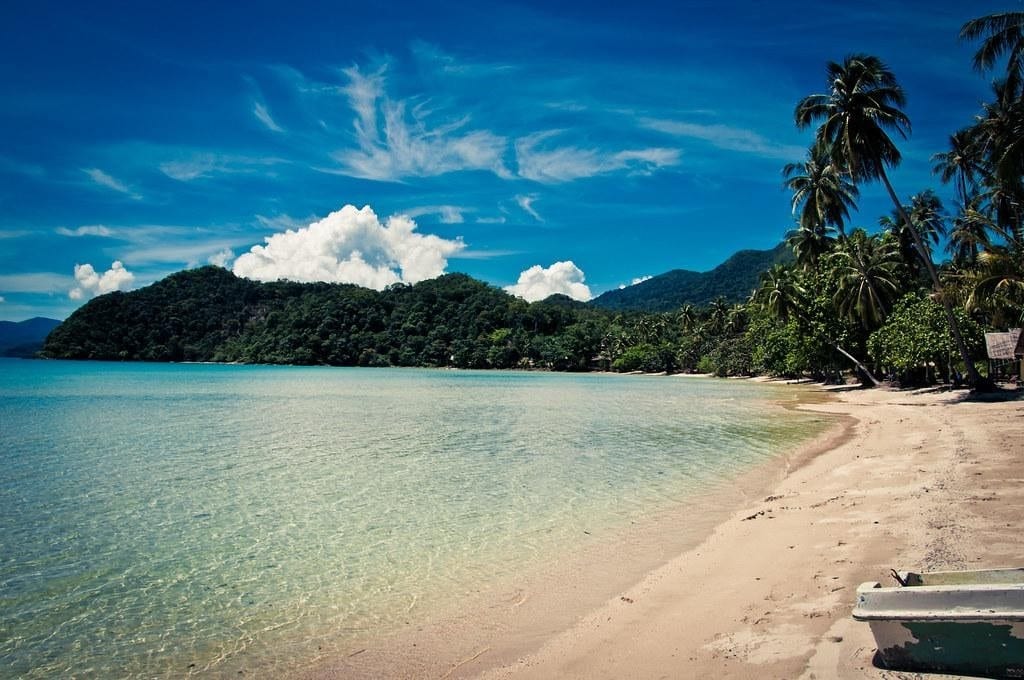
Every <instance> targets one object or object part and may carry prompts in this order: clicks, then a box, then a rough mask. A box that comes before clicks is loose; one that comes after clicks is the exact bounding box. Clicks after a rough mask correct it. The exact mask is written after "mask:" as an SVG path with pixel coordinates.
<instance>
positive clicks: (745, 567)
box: [310, 390, 1024, 680]
mask: <svg viewBox="0 0 1024 680" xmlns="http://www.w3.org/2000/svg"><path fill="white" fill-rule="evenodd" d="M966 396H967V394H966V392H925V393H914V392H896V391H885V390H855V391H849V392H843V393H839V394H837V395H836V399H835V400H834V401H829V402H827V403H813V402H814V400H813V399H812V400H811V401H812V403H808V404H805V405H803V406H802V407H801V408H806V409H810V410H814V411H816V412H820V413H826V414H831V415H833V416H835V417H836V418H837V423H839V424H837V426H836V427H835V428H833V429H832V430H831V431H830V432H829V434H828V435H827V436H825V437H824V438H822V439H820V440H819V441H817V442H814V443H812V444H810V445H808V446H805V447H804V448H803V449H801V450H800V451H796V452H792V453H790V454H789V455H787V456H782V457H780V458H779V459H778V460H776V461H774V462H773V463H772V464H769V465H766V466H762V467H761V468H759V469H758V470H755V471H753V472H752V473H750V474H747V475H745V476H744V477H742V478H741V479H739V480H737V481H736V483H735V484H734V485H730V486H729V487H728V488H721V489H717V490H715V491H713V492H710V493H709V494H706V495H705V496H704V497H702V498H700V499H697V500H695V501H694V502H692V503H690V504H687V505H686V506H684V507H681V508H676V509H674V510H673V511H671V512H668V513H665V514H664V515H663V516H656V517H651V518H650V521H644V522H643V523H642V524H640V525H638V526H637V527H635V529H634V530H632V531H629V532H627V533H625V534H623V535H617V536H608V537H600V536H597V537H594V540H593V543H592V544H591V545H589V546H588V547H586V548H585V549H583V550H582V551H580V552H579V553H578V554H574V555H570V556H567V557H566V559H565V560H564V561H563V562H559V563H557V564H550V565H545V566H544V567H543V568H542V569H540V570H539V571H538V572H537V573H535V574H529V575H524V576H523V578H522V580H521V581H520V582H510V583H504V584H497V585H495V586H493V587H492V588H490V589H488V590H481V591H480V592H479V593H478V597H477V598H476V599H475V600H474V601H472V602H463V603H453V606H452V608H451V610H450V611H447V612H443V613H439V616H438V617H437V619H436V620H432V621H431V622H430V623H429V624H417V623H415V622H410V626H409V630H407V631H404V632H400V633H398V634H396V635H394V636H392V637H390V638H387V639H375V640H372V641H367V642H366V644H365V645H358V646H357V647H354V648H353V649H352V650H351V651H349V652H347V653H346V654H345V655H344V656H342V657H340V658H339V657H335V658H330V659H322V660H317V663H316V667H315V668H314V669H311V672H310V677H316V678H363V677H377V678H382V677H388V678H391V677H408V678H471V677H477V678H486V679H488V680H491V679H498V678H544V679H548V678H581V679H582V678H627V677H628V678H690V677H693V678H698V677H719V678H721V677H731V678H759V679H760V678H900V679H904V678H906V679H909V678H915V677H918V676H916V675H914V674H902V673H895V672H892V671H885V670H881V669H878V668H876V667H875V666H874V665H873V656H874V652H875V647H874V641H873V638H872V637H871V633H870V631H869V629H868V627H867V625H866V624H860V623H857V622H855V621H853V620H852V618H851V617H850V611H851V609H852V607H853V600H854V593H855V590H856V588H857V585H858V584H860V583H861V582H863V581H876V580H877V581H883V582H887V581H888V580H889V577H888V573H889V569H890V568H897V569H901V570H902V569H910V570H933V569H963V568H983V567H1000V566H1020V565H1024V534H1022V532H1020V531H1019V523H1020V519H1021V517H1022V516H1024V483H1022V482H1024V400H1008V401H1007V400H1002V401H973V400H966V399H965V397H966ZM928 677H930V678H931V677H943V676H934V675H929V676H928Z"/></svg>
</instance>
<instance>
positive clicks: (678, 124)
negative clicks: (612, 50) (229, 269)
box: [640, 118, 807, 160]
mask: <svg viewBox="0 0 1024 680" xmlns="http://www.w3.org/2000/svg"><path fill="white" fill-rule="evenodd" d="M640 124H641V125H642V126H644V127H646V128H648V129H650V130H655V131H657V132H661V133H664V134H667V135H670V136H672V137H688V138H692V139H699V140H702V141H705V142H708V143H709V144H711V145H712V146H714V147H717V148H719V149H724V150H726V151H736V152H739V153H745V154H751V155H754V156H760V157H762V158H769V159H772V160H792V159H794V158H801V157H802V156H803V155H804V154H805V153H806V151H807V150H806V149H805V148H804V147H800V146H796V145H793V144H782V143H780V142H775V141H772V140H771V139H768V138H767V137H765V136H764V135H762V134H760V133H759V132H756V131H754V130H748V129H745V128H740V127H733V126H731V125H722V124H720V123H714V124H710V125H708V124H704V123H693V122H689V121H685V120H675V119H665V118H642V119H641V120H640Z"/></svg>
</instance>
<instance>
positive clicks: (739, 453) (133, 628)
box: [0, 360, 824, 678]
mask: <svg viewBox="0 0 1024 680" xmlns="http://www.w3.org/2000/svg"><path fill="white" fill-rule="evenodd" d="M793 398H794V394H793V391H792V390H788V389H785V388H776V387H769V386H764V385H755V384H750V383H747V382H742V381H719V380H704V379H682V378H652V377H637V376H610V375H565V374H549V373H515V372H471V371H458V372H456V371H440V370H435V371H431V370H397V369H390V370H388V369H384V370H374V369H341V368H298V367H266V366H221V365H151V364H107V363H92V362H54V361H50V362H43V361H18V360H0V471H2V474H0V677H28V678H34V677H39V678H42V677H71V676H75V677H100V678H110V677H181V676H183V675H187V674H190V673H205V674H208V675H213V676H227V675H232V676H233V677H236V676H237V675H236V674H237V673H238V672H239V671H240V670H254V669H256V670H263V671H266V672H267V673H269V674H271V675H273V674H275V673H280V672H285V671H287V669H288V668H289V667H295V666H292V665H290V664H295V665H299V664H301V661H302V660H303V659H306V658H309V657H312V656H313V655H314V650H317V649H318V648H321V649H323V648H327V649H331V648H341V647H342V646H343V645H344V642H345V640H346V639H347V638H350V637H352V636H357V635H361V636H365V635H373V634H374V633H375V632H386V631H388V630H390V629H391V628H393V627H394V626H396V625H397V622H398V621H399V620H408V619H409V618H410V617H416V616H419V615H423V612H425V611H428V610H429V607H430V604H431V603H432V602H435V601H439V600H441V599H443V598H446V597H450V596H458V595H459V594H460V593H461V592H462V591H463V590H464V589H466V588H467V587H468V585H467V584H474V583H480V582H486V581H488V580H494V579H500V578H502V577H505V576H507V575H508V574H509V573H510V572H514V571H515V570H517V569H522V568H526V567H527V566H528V565H529V563H530V561H531V560H538V559H542V558H543V557H544V556H545V555H551V554H554V553H556V552H557V551H559V550H565V549H566V548H567V546H571V545H572V544H573V541H578V540H580V536H581V535H582V530H583V529H584V528H586V529H587V530H594V529H598V528H611V529H614V528H615V527H616V526H622V525H624V524H628V523H629V522H630V521H636V520H638V519H642V518H643V517H644V516H645V515H646V514H648V513H651V512H655V511H657V510H658V509H660V508H665V507H669V506H671V505H672V504H673V503H679V502H680V501H682V500H685V498H687V496H688V495H691V494H693V493H694V492H695V491H698V490H702V489H707V488H710V487H714V486H716V485H720V484H725V483H728V479H729V478H730V476H731V475H735V474H736V473H738V472H740V471H742V470H744V469H747V468H749V466H750V465H752V464H754V463H756V462H759V461H762V460H764V459H765V458H766V457H767V456H770V455H772V454H774V453H777V452H779V451H781V450H783V449H785V448H787V447H790V446H792V445H793V444H794V443H795V442H797V441H799V440H800V439H801V438H805V437H808V436H810V435H813V434H815V433H817V432H820V431H821V430H822V429H823V427H824V423H823V422H822V421H821V420H820V419H819V418H817V417H814V416H811V415H808V414H800V413H797V412H792V411H788V410H784V409H782V408H781V407H779V406H778V403H777V402H778V401H779V400H785V399H790V400H792V399H793Z"/></svg>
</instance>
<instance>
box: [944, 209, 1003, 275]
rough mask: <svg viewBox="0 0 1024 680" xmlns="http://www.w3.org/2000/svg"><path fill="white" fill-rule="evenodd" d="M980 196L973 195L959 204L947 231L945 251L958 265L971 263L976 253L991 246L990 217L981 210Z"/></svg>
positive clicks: (976, 255)
mask: <svg viewBox="0 0 1024 680" xmlns="http://www.w3.org/2000/svg"><path fill="white" fill-rule="evenodd" d="M981 205H982V197H981V196H978V195H975V196H972V197H970V198H969V199H968V201H967V203H965V204H964V205H962V206H960V212H959V213H958V214H957V216H956V217H954V218H953V228H952V229H951V230H950V232H949V244H948V245H947V246H946V250H947V252H949V254H950V255H952V256H953V261H954V262H955V263H957V264H959V265H973V264H974V263H975V261H976V260H977V259H978V253H980V252H981V251H982V250H983V249H987V248H989V247H990V246H991V244H992V241H991V240H990V239H989V231H992V227H993V224H992V218H991V217H989V216H988V215H987V214H986V213H985V212H983V211H982V210H981Z"/></svg>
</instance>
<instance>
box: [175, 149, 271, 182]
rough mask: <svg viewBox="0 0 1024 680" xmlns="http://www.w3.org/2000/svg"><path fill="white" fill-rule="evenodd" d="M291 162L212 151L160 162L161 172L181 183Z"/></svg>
mask: <svg viewBox="0 0 1024 680" xmlns="http://www.w3.org/2000/svg"><path fill="white" fill-rule="evenodd" d="M288 162H289V161H287V160H285V159H283V158H277V157H274V156H264V157H260V156H245V155H239V154H223V153H215V152H212V151H193V152H191V153H187V154H184V155H180V154H179V155H178V157H176V158H173V159H169V160H164V161H162V162H160V164H159V168H160V172H162V173H163V174H165V175H167V176H168V177H170V178H171V179H175V180H178V181H179V182H191V181H193V180H197V179H203V178H207V177H212V176H214V175H227V174H250V173H256V172H260V171H262V170H265V169H267V168H270V167H272V166H275V165H280V164H285V163H288Z"/></svg>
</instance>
